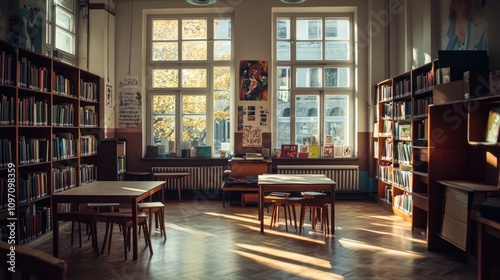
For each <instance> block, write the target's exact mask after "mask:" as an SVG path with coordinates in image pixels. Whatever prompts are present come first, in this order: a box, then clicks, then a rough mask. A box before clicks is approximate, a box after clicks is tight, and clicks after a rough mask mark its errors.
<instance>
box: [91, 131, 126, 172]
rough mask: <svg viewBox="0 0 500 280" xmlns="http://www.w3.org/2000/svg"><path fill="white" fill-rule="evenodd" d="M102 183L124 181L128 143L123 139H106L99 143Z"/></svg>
mask: <svg viewBox="0 0 500 280" xmlns="http://www.w3.org/2000/svg"><path fill="white" fill-rule="evenodd" d="M98 154H99V174H98V176H97V178H98V179H99V180H100V181H123V180H125V172H126V171H127V142H126V139H122V138H105V139H102V140H101V141H100V143H99V150H98Z"/></svg>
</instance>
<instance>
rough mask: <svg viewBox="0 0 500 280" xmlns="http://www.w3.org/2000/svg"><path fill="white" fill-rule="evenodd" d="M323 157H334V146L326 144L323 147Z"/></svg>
mask: <svg viewBox="0 0 500 280" xmlns="http://www.w3.org/2000/svg"><path fill="white" fill-rule="evenodd" d="M323 157H333V144H325V146H324V147H323Z"/></svg>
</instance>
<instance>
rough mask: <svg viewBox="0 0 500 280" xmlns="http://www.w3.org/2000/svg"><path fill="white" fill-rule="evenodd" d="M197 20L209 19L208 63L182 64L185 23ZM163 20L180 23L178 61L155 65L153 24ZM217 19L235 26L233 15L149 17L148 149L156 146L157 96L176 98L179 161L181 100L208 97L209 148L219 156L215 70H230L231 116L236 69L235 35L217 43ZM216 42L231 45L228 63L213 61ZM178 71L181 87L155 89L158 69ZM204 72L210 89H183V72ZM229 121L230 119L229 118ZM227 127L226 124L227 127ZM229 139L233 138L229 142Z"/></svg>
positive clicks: (157, 62)
mask: <svg viewBox="0 0 500 280" xmlns="http://www.w3.org/2000/svg"><path fill="white" fill-rule="evenodd" d="M196 18H206V19H207V32H208V34H207V38H206V41H207V60H186V61H183V60H182V42H183V40H182V24H181V22H182V20H185V19H196ZM163 19H168V20H171V19H175V20H178V21H179V25H178V40H177V46H178V57H177V60H171V61H154V60H153V48H152V45H153V35H152V26H153V20H163ZM216 19H229V20H230V22H231V25H233V24H234V19H233V16H232V15H231V14H213V13H207V14H181V15H172V14H168V13H166V14H162V15H149V16H148V17H147V40H146V48H147V52H146V60H147V65H146V71H147V72H146V81H147V85H146V96H147V100H148V102H147V104H146V106H147V108H146V109H147V112H148V113H147V116H146V122H147V125H146V143H148V144H147V145H151V144H154V139H153V131H154V128H153V122H152V120H153V106H154V105H153V96H156V95H175V97H176V106H175V110H176V111H175V125H176V130H175V143H176V145H175V153H176V155H177V156H179V157H180V155H181V154H182V151H181V149H182V143H183V140H182V134H183V131H184V129H183V127H182V120H183V118H184V116H185V114H184V113H183V112H182V104H181V102H182V98H183V96H187V95H205V97H206V145H207V146H211V147H212V156H214V155H217V154H218V153H219V150H216V149H215V145H214V143H215V139H214V138H215V133H216V132H215V131H214V126H215V125H214V121H215V118H214V103H215V100H214V98H215V92H216V90H215V89H214V85H213V83H214V73H213V72H214V71H213V70H214V68H215V67H229V68H230V73H231V77H230V85H231V86H230V88H229V89H228V90H229V91H230V98H231V101H230V108H229V113H231V108H232V107H233V104H232V98H233V95H234V88H233V84H234V77H233V74H232V73H233V72H234V71H233V69H234V65H233V64H234V33H233V32H231V38H230V39H229V40H226V39H224V40H221V39H214V37H215V30H214V27H215V20H216ZM186 41H192V39H188V40H186ZM216 41H230V43H231V50H230V53H231V59H229V60H217V61H215V60H214V42H216ZM174 68H175V69H177V70H178V71H179V77H178V85H177V87H175V88H158V87H155V88H153V86H152V85H153V77H152V75H151V74H152V71H153V70H155V69H174ZM200 68H204V69H206V71H207V85H206V87H202V88H183V87H182V84H181V82H182V69H200ZM226 119H227V118H226ZM226 125H227V124H226ZM229 139H230V138H229Z"/></svg>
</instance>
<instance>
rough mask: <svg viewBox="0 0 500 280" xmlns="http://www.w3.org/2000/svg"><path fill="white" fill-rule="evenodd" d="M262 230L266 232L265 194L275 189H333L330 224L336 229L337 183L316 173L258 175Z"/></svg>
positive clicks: (291, 190)
mask: <svg viewBox="0 0 500 280" xmlns="http://www.w3.org/2000/svg"><path fill="white" fill-rule="evenodd" d="M258 184H259V220H260V232H261V233H264V196H265V195H266V193H269V192H273V191H288V192H294V191H331V197H330V199H331V201H330V203H331V208H330V209H331V211H330V221H331V222H330V225H331V233H332V234H334V232H335V231H334V229H335V187H336V185H337V183H335V182H334V181H333V180H332V179H330V178H328V177H326V176H325V175H319V174H318V175H316V174H264V175H259V177H258Z"/></svg>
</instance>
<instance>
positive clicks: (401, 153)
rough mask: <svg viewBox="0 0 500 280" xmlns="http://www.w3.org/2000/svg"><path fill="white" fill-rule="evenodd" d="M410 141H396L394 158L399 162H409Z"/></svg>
mask: <svg viewBox="0 0 500 280" xmlns="http://www.w3.org/2000/svg"><path fill="white" fill-rule="evenodd" d="M411 147H412V143H411V142H398V144H397V146H396V151H395V152H396V153H395V160H396V162H397V163H400V164H411V150H412V148H411Z"/></svg>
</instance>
